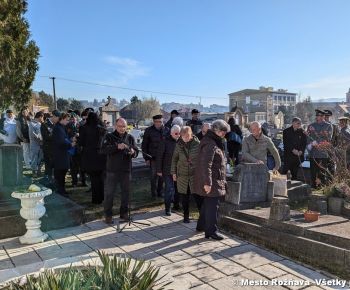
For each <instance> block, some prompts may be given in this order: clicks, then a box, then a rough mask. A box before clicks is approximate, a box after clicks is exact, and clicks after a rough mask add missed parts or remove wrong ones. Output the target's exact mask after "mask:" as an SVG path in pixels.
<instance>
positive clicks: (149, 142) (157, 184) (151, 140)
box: [141, 115, 169, 197]
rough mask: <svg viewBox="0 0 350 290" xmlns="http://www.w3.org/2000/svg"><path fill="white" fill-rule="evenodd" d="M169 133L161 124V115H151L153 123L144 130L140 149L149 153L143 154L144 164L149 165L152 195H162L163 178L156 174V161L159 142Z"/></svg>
mask: <svg viewBox="0 0 350 290" xmlns="http://www.w3.org/2000/svg"><path fill="white" fill-rule="evenodd" d="M167 135H169V129H168V128H167V127H165V126H164V125H163V116H162V115H155V116H153V125H152V126H150V127H148V128H147V129H146V130H145V133H144V135H143V140H142V145H141V147H142V151H143V152H145V153H147V154H149V155H151V156H152V158H150V157H149V156H146V155H143V158H144V159H145V161H146V164H147V165H148V166H150V170H151V193H152V197H157V196H158V197H162V196H163V178H162V177H161V176H158V175H157V166H156V164H157V162H156V158H157V155H158V148H159V145H160V143H161V142H163V141H164V139H165V138H166V136H167Z"/></svg>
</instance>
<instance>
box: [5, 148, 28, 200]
mask: <svg viewBox="0 0 350 290" xmlns="http://www.w3.org/2000/svg"><path fill="white" fill-rule="evenodd" d="M22 183H23V151H22V146H21V145H18V144H3V145H1V146H0V201H1V200H8V199H10V198H11V192H12V190H13V188H14V187H16V186H19V185H21V184H22Z"/></svg>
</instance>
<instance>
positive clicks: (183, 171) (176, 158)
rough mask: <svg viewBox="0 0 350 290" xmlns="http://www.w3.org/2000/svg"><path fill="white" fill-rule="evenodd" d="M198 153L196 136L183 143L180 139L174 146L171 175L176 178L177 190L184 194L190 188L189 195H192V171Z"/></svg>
mask: <svg viewBox="0 0 350 290" xmlns="http://www.w3.org/2000/svg"><path fill="white" fill-rule="evenodd" d="M198 151H199V140H198V138H197V137H196V136H193V139H192V140H191V141H190V142H188V143H185V142H184V141H183V140H182V139H179V141H178V142H177V144H176V147H175V151H174V154H173V158H172V162H171V174H176V176H177V190H178V192H179V193H183V194H186V193H187V187H188V186H190V191H191V193H194V171H195V166H196V163H197V157H198Z"/></svg>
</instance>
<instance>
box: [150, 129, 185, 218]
mask: <svg viewBox="0 0 350 290" xmlns="http://www.w3.org/2000/svg"><path fill="white" fill-rule="evenodd" d="M180 131H181V128H180V126H178V125H173V126H172V127H171V130H170V135H169V136H167V137H166V138H165V140H164V141H163V142H161V143H160V145H159V147H158V155H157V158H156V166H157V167H156V168H157V175H158V176H161V177H163V180H164V182H165V194H164V204H165V214H166V215H167V216H170V215H171V202H172V201H174V197H175V194H176V185H175V182H174V180H173V176H172V175H171V162H172V158H173V153H174V150H175V147H176V143H177V140H178V139H179V137H180ZM174 203H175V201H174Z"/></svg>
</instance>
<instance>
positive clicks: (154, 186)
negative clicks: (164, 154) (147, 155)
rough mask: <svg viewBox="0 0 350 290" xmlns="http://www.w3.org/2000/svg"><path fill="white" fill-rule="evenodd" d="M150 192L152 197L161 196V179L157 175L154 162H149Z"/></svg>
mask: <svg viewBox="0 0 350 290" xmlns="http://www.w3.org/2000/svg"><path fill="white" fill-rule="evenodd" d="M151 192H152V196H153V197H155V196H162V195H163V177H161V176H158V175H157V166H156V161H155V160H151Z"/></svg>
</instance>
